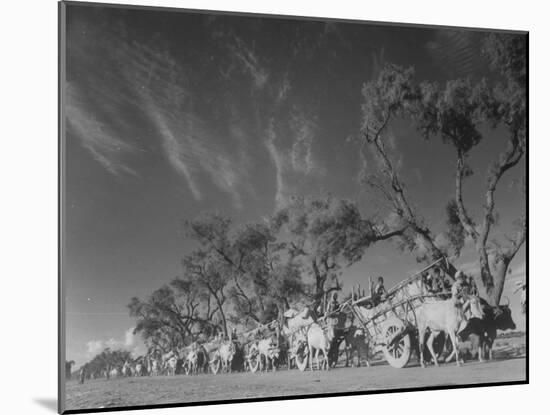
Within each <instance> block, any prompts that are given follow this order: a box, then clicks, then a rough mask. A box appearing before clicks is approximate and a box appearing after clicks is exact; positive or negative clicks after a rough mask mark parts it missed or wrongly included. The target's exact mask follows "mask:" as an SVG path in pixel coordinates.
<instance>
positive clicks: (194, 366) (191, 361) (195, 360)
mask: <svg viewBox="0 0 550 415" xmlns="http://www.w3.org/2000/svg"><path fill="white" fill-rule="evenodd" d="M185 361H186V364H187V367H188V370H189V374H191V375H195V374H197V372H198V366H199V355H198V353H197V350H195V349H194V348H191V349H190V350H189V352H188V353H187V356H185Z"/></svg>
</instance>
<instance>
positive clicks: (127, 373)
mask: <svg viewBox="0 0 550 415" xmlns="http://www.w3.org/2000/svg"><path fill="white" fill-rule="evenodd" d="M122 376H125V377H130V376H132V371H131V369H130V363H129V362H128V361H127V360H126V361H125V362H124V365H122Z"/></svg>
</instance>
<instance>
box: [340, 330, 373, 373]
mask: <svg viewBox="0 0 550 415" xmlns="http://www.w3.org/2000/svg"><path fill="white" fill-rule="evenodd" d="M344 342H345V351H346V367H348V366H349V362H350V360H351V365H352V367H353V366H354V364H353V355H354V353H355V352H357V367H360V366H361V354H362V352H363V353H364V355H365V359H366V360H367V366H370V363H369V349H368V344H367V337H366V336H365V331H364V330H363V329H362V328H360V327H357V326H353V325H351V326H349V327H348V328H347V329H346V331H345V332H344Z"/></svg>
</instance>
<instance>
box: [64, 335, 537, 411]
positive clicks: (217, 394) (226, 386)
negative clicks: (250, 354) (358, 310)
mask: <svg viewBox="0 0 550 415" xmlns="http://www.w3.org/2000/svg"><path fill="white" fill-rule="evenodd" d="M497 346H498V347H497V352H496V353H495V360H493V361H491V362H484V363H479V362H477V361H473V362H467V363H465V364H464V365H463V366H461V367H456V366H455V365H454V364H444V365H441V366H440V367H438V368H436V367H434V366H429V367H428V368H426V369H422V368H421V367H419V366H418V364H417V363H416V362H415V361H412V362H411V364H410V365H409V366H407V367H406V368H403V369H394V368H392V367H390V366H388V365H387V364H375V365H373V366H371V367H361V368H343V367H337V368H335V369H332V370H330V371H328V372H327V371H322V372H320V371H314V372H309V371H306V372H299V371H298V370H296V369H293V370H290V371H288V370H279V371H277V372H275V373H273V372H269V373H261V374H260V373H254V374H253V373H233V374H220V375H211V374H207V375H204V374H202V375H197V376H183V375H180V376H175V377H167V376H159V377H143V378H119V379H111V380H106V379H97V380H93V381H89V382H86V383H85V384H84V385H80V384H78V383H77V382H76V381H74V380H73V381H70V382H68V383H67V385H66V396H67V405H66V408H67V409H84V408H98V407H114V406H115V407H120V406H128V405H152V404H168V403H184V402H198V401H213V400H228V399H237V398H239V399H241V398H262V397H269V396H292V395H307V394H319V393H338V392H351V391H372V390H381V389H395V388H415V387H425V386H444V385H460V384H475V383H488V382H511V381H522V380H525V379H526V371H525V370H526V359H525V346H524V343H523V342H522V341H521V343H518V339H499V343H498V344H497Z"/></svg>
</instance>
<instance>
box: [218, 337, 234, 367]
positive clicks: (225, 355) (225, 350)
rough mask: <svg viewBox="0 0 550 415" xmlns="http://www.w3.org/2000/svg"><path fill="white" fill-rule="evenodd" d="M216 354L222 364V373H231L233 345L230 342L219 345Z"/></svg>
mask: <svg viewBox="0 0 550 415" xmlns="http://www.w3.org/2000/svg"><path fill="white" fill-rule="evenodd" d="M218 353H219V356H220V360H221V362H222V369H223V371H224V372H229V373H231V369H232V368H231V365H232V362H233V357H235V354H236V348H235V343H234V342H232V341H230V340H229V341H225V342H223V343H222V344H220V347H219V349H218Z"/></svg>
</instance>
